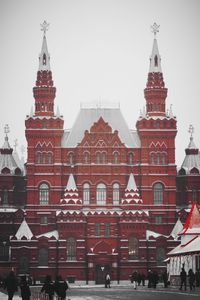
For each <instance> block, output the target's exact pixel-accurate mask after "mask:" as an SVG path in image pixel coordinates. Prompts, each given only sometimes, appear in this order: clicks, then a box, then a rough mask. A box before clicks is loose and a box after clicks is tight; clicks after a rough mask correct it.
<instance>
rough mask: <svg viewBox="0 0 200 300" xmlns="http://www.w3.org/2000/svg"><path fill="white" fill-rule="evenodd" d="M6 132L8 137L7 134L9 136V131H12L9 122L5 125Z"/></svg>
mask: <svg viewBox="0 0 200 300" xmlns="http://www.w3.org/2000/svg"><path fill="white" fill-rule="evenodd" d="M4 132H5V134H6V137H7V136H8V133H9V132H10V128H9V126H8V124H6V125H5V126H4Z"/></svg>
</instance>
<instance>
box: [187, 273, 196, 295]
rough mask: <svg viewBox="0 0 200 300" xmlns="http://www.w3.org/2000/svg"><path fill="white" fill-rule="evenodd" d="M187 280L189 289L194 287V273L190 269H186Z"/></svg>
mask: <svg viewBox="0 0 200 300" xmlns="http://www.w3.org/2000/svg"><path fill="white" fill-rule="evenodd" d="M188 280H189V286H190V291H192V290H193V289H195V284H194V283H195V274H194V272H193V271H192V269H189V271H188Z"/></svg>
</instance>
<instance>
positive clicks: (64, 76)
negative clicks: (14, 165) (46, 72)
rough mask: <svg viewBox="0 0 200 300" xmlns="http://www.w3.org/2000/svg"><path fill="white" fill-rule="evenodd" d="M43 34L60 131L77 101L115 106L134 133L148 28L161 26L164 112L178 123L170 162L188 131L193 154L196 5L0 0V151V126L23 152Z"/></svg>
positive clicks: (198, 33) (198, 55) (197, 110)
mask: <svg viewBox="0 0 200 300" xmlns="http://www.w3.org/2000/svg"><path fill="white" fill-rule="evenodd" d="M44 20H46V21H47V22H49V23H50V28H49V30H48V32H47V42H48V50H49V52H50V55H51V70H52V73H53V80H54V84H55V86H56V88H57V97H56V100H55V109H56V106H57V105H59V108H60V112H61V114H63V115H64V120H65V124H64V127H65V128H71V127H72V125H73V123H74V121H75V118H76V116H77V114H78V112H79V108H80V103H81V102H90V101H98V100H100V99H101V100H103V101H111V102H120V107H121V110H122V113H123V115H124V117H125V119H126V121H127V123H128V125H129V127H130V128H133V129H135V124H136V121H137V118H138V117H139V111H140V109H142V108H143V106H144V105H145V100H144V96H143V89H144V88H145V85H146V81H147V75H148V69H149V56H150V54H151V50H152V45H153V33H151V30H150V26H151V25H152V24H153V23H154V22H156V23H157V24H159V25H160V32H159V33H158V38H157V39H158V47H159V52H160V55H161V58H162V62H161V63H162V71H163V75H164V80H165V84H166V87H167V88H168V97H167V102H166V103H167V105H166V106H167V107H169V106H170V104H173V112H174V114H175V115H176V116H177V121H178V124H177V125H178V134H177V138H176V162H177V165H178V166H179V167H180V165H181V163H182V161H183V159H184V156H185V152H184V149H185V148H186V147H187V146H188V143H189V133H188V128H189V124H192V125H193V126H194V128H195V132H194V141H195V144H196V146H198V147H200V120H199V115H200V104H199V102H200V99H199V98H200V1H199V0H167V1H166V0H33V1H31V0H13V1H12V0H0V86H1V89H0V93H1V102H0V103H1V106H0V108H1V109H0V146H1V145H2V144H3V140H4V125H5V124H7V123H8V124H9V126H10V133H9V141H10V144H11V145H12V146H13V142H14V139H15V138H17V139H18V144H19V146H18V152H19V153H20V146H21V145H22V144H23V145H25V146H26V140H25V133H24V132H25V126H24V121H25V117H26V115H27V114H29V113H30V109H31V106H32V105H34V98H33V95H32V88H33V86H34V85H35V80H36V73H37V69H38V55H39V53H40V50H41V45H42V32H41V31H40V24H41V23H43V21H44Z"/></svg>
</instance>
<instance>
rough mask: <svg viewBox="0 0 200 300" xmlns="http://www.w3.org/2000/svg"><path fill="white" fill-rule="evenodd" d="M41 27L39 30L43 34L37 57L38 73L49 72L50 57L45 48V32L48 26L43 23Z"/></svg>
mask: <svg viewBox="0 0 200 300" xmlns="http://www.w3.org/2000/svg"><path fill="white" fill-rule="evenodd" d="M40 25H41V30H42V31H43V32H44V35H43V41H42V49H41V53H40V55H39V71H50V55H49V52H48V48H47V39H46V31H47V30H48V27H49V24H48V23H47V22H46V21H44V22H43V23H42V24H40Z"/></svg>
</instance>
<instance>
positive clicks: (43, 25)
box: [40, 21, 49, 36]
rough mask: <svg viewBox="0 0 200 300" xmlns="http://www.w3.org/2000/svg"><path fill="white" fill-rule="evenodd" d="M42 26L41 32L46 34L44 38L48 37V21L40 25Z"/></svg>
mask: <svg viewBox="0 0 200 300" xmlns="http://www.w3.org/2000/svg"><path fill="white" fill-rule="evenodd" d="M40 26H41V31H43V32H44V36H45V35H46V31H47V30H48V29H49V28H48V27H49V23H47V21H44V22H43V23H42V24H40Z"/></svg>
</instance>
